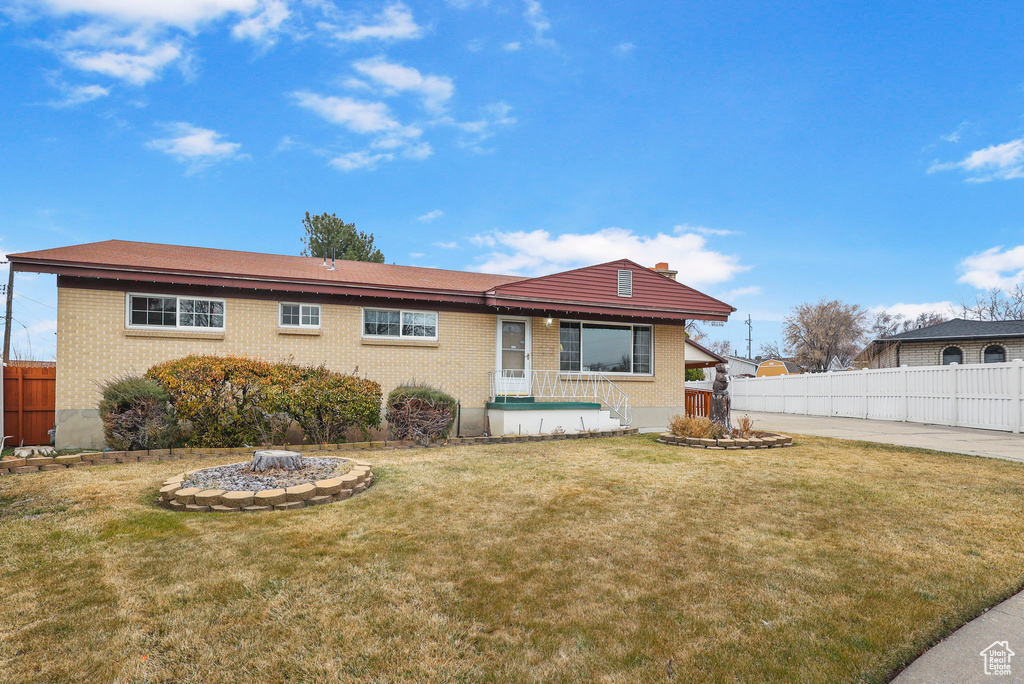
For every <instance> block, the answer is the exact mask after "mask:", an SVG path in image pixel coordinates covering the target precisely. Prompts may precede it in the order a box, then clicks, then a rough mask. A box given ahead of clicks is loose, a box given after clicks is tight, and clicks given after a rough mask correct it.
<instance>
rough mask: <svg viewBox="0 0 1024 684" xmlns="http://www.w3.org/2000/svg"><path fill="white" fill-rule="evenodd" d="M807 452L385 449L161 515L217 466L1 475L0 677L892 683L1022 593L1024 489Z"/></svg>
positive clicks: (964, 474)
mask: <svg viewBox="0 0 1024 684" xmlns="http://www.w3.org/2000/svg"><path fill="white" fill-rule="evenodd" d="M799 442H800V443H799V445H798V446H796V447H793V448H789V449H773V450H764V451H752V452H751V451H728V452H724V451H704V450H697V449H681V448H678V447H669V446H664V445H659V444H656V443H654V441H653V437H652V436H637V437H624V438H616V439H603V440H587V441H582V440H581V441H575V440H573V441H565V442H546V443H528V444H506V445H493V446H478V447H455V448H442V449H430V450H408V451H381V452H376V453H370V454H368V455H367V456H366V458H365V460H369V461H371V462H373V463H374V465H375V472H376V473H377V477H378V480H377V483H376V484H375V485H374V486H373V487H372V488H371V489H370V490H368V491H367V492H365V493H364V494H361V495H358V496H356V497H354V498H352V499H350V500H348V501H344V502H340V503H336V504H331V505H328V506H320V507H315V508H310V509H305V510H301V511H295V512H289V513H273V514H259V515H250V514H237V515H213V514H185V513H175V512H171V511H166V510H163V509H160V508H157V507H155V506H154V505H153V503H152V502H153V500H154V498H155V494H156V491H157V488H158V485H159V483H160V481H161V480H163V479H164V478H166V477H167V476H170V475H172V474H174V473H176V472H180V471H181V470H183V469H185V468H191V467H200V466H201V465H213V464H215V463H227V462H230V461H231V460H232V459H230V458H225V459H221V460H219V461H213V460H203V461H194V462H165V463H147V464H133V465H123V466H110V467H104V468H95V469H90V468H81V469H75V470H68V471H61V472H51V473H39V474H31V475H22V476H14V477H3V478H0V531H2V534H0V577H2V580H0V581H2V591H3V594H2V595H3V600H2V601H0V681H4V682H90V683H91V682H201V683H203V684H207V683H210V684H215V683H220V682H223V683H225V684H228V683H230V684H239V683H240V682H260V683H268V684H270V683H275V682H282V683H284V682H289V683H293V682H495V683H496V682H646V681H651V682H658V681H679V682H862V681H863V682H884V681H887V680H888V679H889V678H890V677H891V676H892V675H893V673H894V672H895V671H897V670H898V669H899V668H900V667H901V666H902V665H903V664H905V663H907V662H908V661H909V660H911V659H913V658H914V657H915V656H916V654H917V653H919V652H920V651H921V650H922V649H923V648H925V647H926V646H927V645H929V644H930V643H932V642H934V641H935V640H936V639H937V638H938V637H940V636H941V635H943V634H945V633H947V632H948V631H950V630H951V629H952V628H954V627H955V626H956V625H958V624H960V623H961V622H963V621H964V620H966V619H968V618H970V617H972V616H974V615H976V614H978V613H979V612H981V611H982V610H983V609H985V608H986V607H988V606H990V605H992V604H994V603H996V602H997V601H999V600H1000V599H1002V598H1004V597H1006V596H1008V595H1010V594H1012V593H1013V592H1015V591H1017V590H1018V589H1020V588H1021V587H1022V585H1024V467H1022V466H1019V465H1016V464H1013V463H1007V462H1002V461H996V460H987V459H981V458H971V457H966V456H965V457H960V456H952V455H945V454H937V453H929V452H923V451H915V450H910V449H901V448H898V447H888V446H878V445H868V444H863V443H853V442H842V441H838V440H828V439H817V438H810V437H805V438H801V439H800V440H799ZM234 460H237V458H236V459H234ZM111 495H115V499H114V503H110V497H111ZM670 660H671V662H672V667H671V669H672V671H673V673H674V677H669V674H668V664H669V662H670Z"/></svg>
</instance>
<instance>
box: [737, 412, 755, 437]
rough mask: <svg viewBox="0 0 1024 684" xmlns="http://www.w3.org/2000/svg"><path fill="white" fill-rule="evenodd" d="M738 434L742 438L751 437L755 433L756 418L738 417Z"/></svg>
mask: <svg viewBox="0 0 1024 684" xmlns="http://www.w3.org/2000/svg"><path fill="white" fill-rule="evenodd" d="M735 432H736V436H737V437H740V438H741V439H750V437H751V436H752V435H753V434H754V419H753V418H751V417H750V416H740V417H739V418H737V419H736V430H735Z"/></svg>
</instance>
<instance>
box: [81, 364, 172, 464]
mask: <svg viewBox="0 0 1024 684" xmlns="http://www.w3.org/2000/svg"><path fill="white" fill-rule="evenodd" d="M100 391H101V393H102V398H101V399H100V404H99V412H100V419H101V420H102V421H103V435H104V437H105V438H106V440H107V446H109V447H110V448H111V449H114V450H115V451H132V450H139V449H166V448H167V447H169V446H172V445H173V444H174V441H175V438H176V436H177V426H176V421H175V417H174V413H173V411H172V410H171V406H170V396H169V395H168V394H167V392H166V391H165V390H164V389H163V388H162V387H161V386H160V385H158V384H157V383H155V382H153V381H152V380H147V379H146V378H141V377H139V376H137V375H124V376H120V377H116V378H114V379H112V380H110V381H109V382H107V383H106V384H104V385H103V386H102V387H101V388H100Z"/></svg>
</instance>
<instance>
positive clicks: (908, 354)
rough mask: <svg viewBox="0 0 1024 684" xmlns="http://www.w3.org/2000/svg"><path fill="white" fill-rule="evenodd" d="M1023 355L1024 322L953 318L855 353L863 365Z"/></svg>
mask: <svg viewBox="0 0 1024 684" xmlns="http://www.w3.org/2000/svg"><path fill="white" fill-rule="evenodd" d="M1020 358H1024V321H969V320H966V319H963V318H954V319H953V320H951V321H945V322H943V323H936V324H935V325H929V326H926V327H924V328H918V329H917V330H908V331H907V332H904V333H900V334H899V335H893V336H892V337H883V338H879V339H876V340H872V341H871V342H870V343H869V344H868V345H867V346H866V347H865V348H864V349H863V350H862V351H861V352H860V354H858V355H857V358H856V359H855V363H856V364H857V365H858V366H860V367H862V368H898V367H900V366H940V365H943V366H945V365H949V364H951V363H959V364H965V363H1003V362H1004V361H1012V360H1013V359H1020Z"/></svg>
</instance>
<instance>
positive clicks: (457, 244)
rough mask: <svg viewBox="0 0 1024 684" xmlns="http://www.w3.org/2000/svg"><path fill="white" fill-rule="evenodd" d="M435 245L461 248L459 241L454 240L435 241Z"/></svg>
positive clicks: (446, 247) (444, 247)
mask: <svg viewBox="0 0 1024 684" xmlns="http://www.w3.org/2000/svg"><path fill="white" fill-rule="evenodd" d="M434 246H435V247H440V248H441V249H458V248H459V243H458V242H454V241H453V242H435V243H434Z"/></svg>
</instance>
